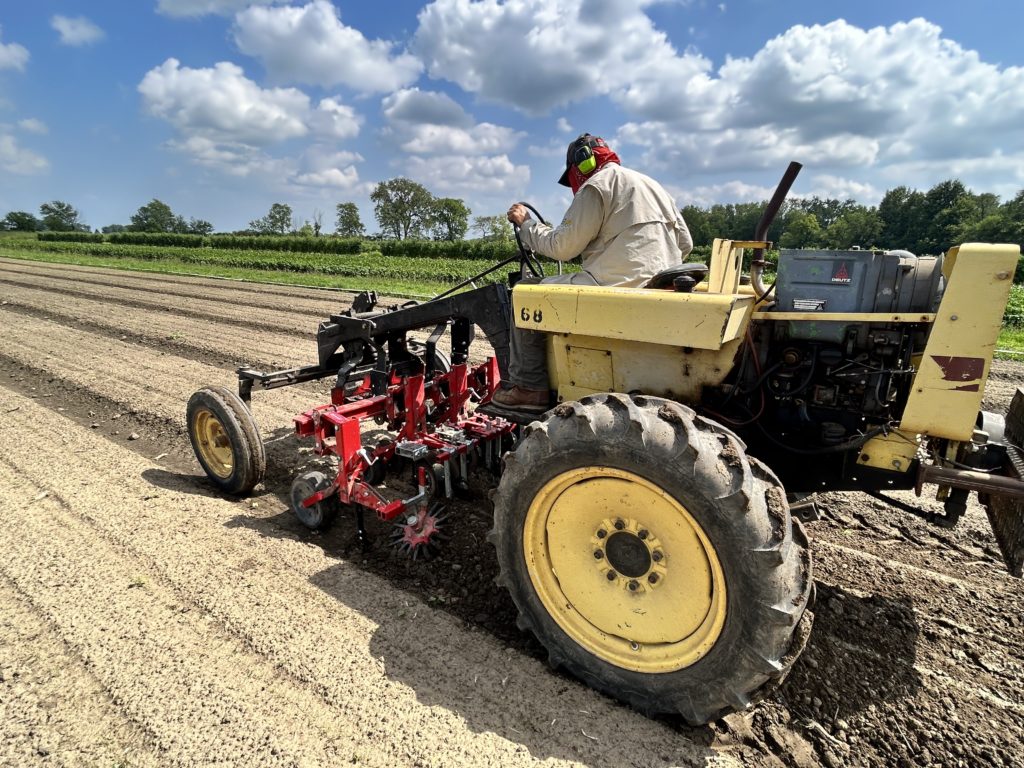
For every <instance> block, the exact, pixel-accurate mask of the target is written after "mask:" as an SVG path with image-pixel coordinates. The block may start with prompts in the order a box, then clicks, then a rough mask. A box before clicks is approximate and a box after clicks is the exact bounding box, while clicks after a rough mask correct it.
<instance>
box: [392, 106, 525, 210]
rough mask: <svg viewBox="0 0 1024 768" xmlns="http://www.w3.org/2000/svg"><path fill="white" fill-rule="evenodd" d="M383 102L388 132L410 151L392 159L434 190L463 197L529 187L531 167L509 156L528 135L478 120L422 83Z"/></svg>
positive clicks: (404, 151)
mask: <svg viewBox="0 0 1024 768" xmlns="http://www.w3.org/2000/svg"><path fill="white" fill-rule="evenodd" d="M381 107H382V110H383V112H384V118H385V120H386V123H387V127H386V128H385V130H384V132H383V135H384V136H386V137H389V138H391V139H392V140H394V141H395V142H397V143H398V145H399V147H400V149H401V151H402V152H403V153H408V155H411V156H409V157H403V158H402V160H401V161H396V163H393V165H395V167H396V168H400V169H401V170H402V173H403V174H404V175H408V176H411V177H412V178H414V179H416V180H417V181H419V182H420V183H423V184H425V185H426V186H427V187H428V188H429V189H430V190H431V191H439V192H441V193H445V194H451V195H456V196H460V197H463V196H468V195H469V194H470V193H477V192H482V193H484V194H486V195H498V194H505V193H507V192H508V191H509V190H522V189H525V187H526V184H527V182H528V181H529V178H530V170H529V168H528V167H527V166H520V165H515V164H514V163H513V162H512V161H511V160H509V157H508V152H510V151H512V150H513V149H514V148H515V147H516V145H517V144H518V143H519V141H520V140H521V139H522V138H523V136H525V134H524V133H523V132H522V131H516V130H513V129H512V128H507V127H505V126H501V125H495V124H493V123H476V122H475V121H474V119H473V117H472V116H471V115H470V114H468V113H467V112H466V111H465V110H464V109H463V108H462V107H461V106H460V105H459V104H458V103H456V102H455V100H454V99H452V98H451V97H449V96H448V95H447V94H444V93H439V92H435V91H421V90H419V89H418V88H407V89H403V90H400V91H396V92H395V93H393V94H391V95H389V96H387V97H386V98H385V99H384V100H383V101H382V102H381Z"/></svg>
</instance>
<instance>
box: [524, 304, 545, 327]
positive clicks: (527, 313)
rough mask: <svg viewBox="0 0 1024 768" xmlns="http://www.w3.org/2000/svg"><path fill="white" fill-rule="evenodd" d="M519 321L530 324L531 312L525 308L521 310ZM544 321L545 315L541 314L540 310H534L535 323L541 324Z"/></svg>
mask: <svg viewBox="0 0 1024 768" xmlns="http://www.w3.org/2000/svg"><path fill="white" fill-rule="evenodd" d="M519 319H520V320H522V321H523V322H529V320H530V310H528V309H527V308H526V307H523V308H522V309H521V310H519ZM543 319H544V313H543V312H541V311H540V310H539V309H535V310H533V322H535V323H539V322H541V321H542V320H543Z"/></svg>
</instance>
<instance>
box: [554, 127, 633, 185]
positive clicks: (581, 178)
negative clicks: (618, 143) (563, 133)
mask: <svg viewBox="0 0 1024 768" xmlns="http://www.w3.org/2000/svg"><path fill="white" fill-rule="evenodd" d="M618 162H619V157H618V155H616V154H615V153H614V152H612V150H611V149H610V148H609V147H608V144H606V143H605V140H604V139H602V138H601V137H600V136H591V135H590V134H589V133H583V134H580V135H579V136H578V137H577V138H576V139H574V140H573V141H572V143H571V144H569V149H568V150H567V151H566V153H565V172H564V173H562V176H561V178H560V179H559V180H558V183H559V184H561V185H562V186H564V187H572V193H573V194H574V195H575V194H576V193H577V192H578V191H579V188H580V187H582V186H583V183H584V182H585V181H586V180H587V179H588V178H590V176H591V175H592V174H593V173H594V172H595V171H597V170H598V169H599V168H601V167H603V166H605V165H606V164H608V163H618Z"/></svg>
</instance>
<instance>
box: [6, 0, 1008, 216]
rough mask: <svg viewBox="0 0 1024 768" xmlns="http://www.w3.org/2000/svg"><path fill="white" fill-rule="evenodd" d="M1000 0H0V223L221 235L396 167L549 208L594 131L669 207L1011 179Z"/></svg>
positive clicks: (437, 182)
mask: <svg viewBox="0 0 1024 768" xmlns="http://www.w3.org/2000/svg"><path fill="white" fill-rule="evenodd" d="M1022 21H1024V6H1022V5H1021V4H1020V3H1019V2H1017V1H1016V0H1006V1H1005V2H995V1H990V0H978V2H975V3H964V2H962V1H958V2H949V1H947V0H929V1H925V0H920V1H919V0H900V1H899V2H894V1H893V0H888V1H887V2H881V1H879V0H860V1H859V2H842V1H838V0H833V1H832V2H821V0H725V2H711V1H710V0H433V2H411V1H409V0H376V1H375V2H367V1H366V0H359V1H356V0H334V2H331V1H330V0H308V1H306V2H303V0H293V1H292V2H283V1H275V0H120V1H119V2H115V1H114V0H89V2H85V1H84V0H79V1H78V2H74V1H73V0H66V1H65V2H60V1H58V0H33V2H31V3H24V2H16V1H15V0H0V216H2V215H4V214H6V212H7V211H10V210H26V211H30V212H34V213H38V208H39V205H40V204H41V203H43V202H45V201H48V200H54V199H60V200H66V201H67V202H70V203H71V204H72V205H74V206H75V207H76V208H77V209H78V210H79V211H80V213H81V215H82V220H83V221H85V222H86V223H88V224H90V225H91V226H93V227H102V226H105V225H109V224H124V223H128V221H129V218H130V216H131V215H132V213H134V212H135V210H136V209H138V208H139V207H140V206H141V205H144V204H145V203H147V202H148V201H149V200H151V199H153V198H158V199H160V200H163V201H164V202H166V203H168V204H169V205H170V206H171V207H172V208H173V209H174V211H175V212H176V213H179V214H181V215H183V216H185V217H186V218H189V217H196V218H202V219H207V220H209V221H211V222H212V223H213V224H214V226H215V227H216V228H217V229H218V230H219V231H230V230H235V229H242V228H245V227H246V226H247V224H248V222H249V221H251V220H252V219H255V218H258V217H259V216H262V215H264V214H265V213H266V212H267V210H268V209H269V207H270V205H271V204H272V203H274V202H283V203H288V204H289V205H291V206H292V208H293V210H294V212H295V216H296V223H301V222H302V221H303V220H310V219H312V218H313V217H314V215H315V214H316V212H317V211H319V212H320V213H321V214H322V217H323V222H324V228H325V231H331V230H332V229H333V223H334V216H335V213H334V211H335V206H336V205H337V203H341V202H349V201H351V202H355V203H356V204H357V205H359V207H360V211H361V213H362V218H363V221H364V223H365V224H366V225H367V229H368V230H369V231H371V232H372V231H375V230H376V228H377V227H376V223H375V221H374V219H373V209H372V205H371V203H370V200H369V194H370V192H371V191H372V190H373V188H374V186H375V185H376V184H377V183H378V182H380V181H382V180H385V179H390V178H394V177H397V176H405V177H408V178H411V179H413V180H415V181H418V182H419V183H421V184H423V185H424V186H426V187H427V188H428V189H429V190H430V191H431V192H432V193H433V194H435V195H437V196H439V197H458V198H461V199H463V200H465V201H466V203H467V204H468V205H469V207H470V208H471V209H472V211H473V215H494V214H498V213H501V212H503V211H504V210H505V209H506V208H507V207H508V205H509V204H510V203H511V202H513V201H516V200H526V201H528V202H531V203H533V204H534V205H535V206H536V207H537V208H538V209H539V210H540V211H541V213H543V214H544V215H545V216H546V217H547V218H553V219H558V218H560V216H561V214H562V213H563V212H564V210H565V208H566V206H567V205H568V203H569V200H570V193H569V191H568V190H567V189H565V188H563V187H559V186H558V185H557V184H556V181H557V179H558V176H559V175H560V173H561V171H562V168H563V167H564V162H565V149H566V146H567V144H568V143H569V142H570V141H571V140H572V139H573V138H574V137H575V136H577V135H578V134H579V133H582V132H589V133H592V134H594V135H600V136H603V137H604V138H605V139H606V140H607V141H608V142H609V144H611V146H612V147H613V148H614V149H615V150H616V151H617V153H618V154H619V156H620V157H621V158H622V162H623V164H624V165H627V166H630V167H633V168H637V169H639V170H641V171H643V172H645V173H647V174H650V175H651V176H653V177H655V178H656V179H658V180H659V181H661V182H662V183H663V184H664V185H665V186H666V187H667V188H668V189H669V190H670V191H671V192H672V194H673V195H674V196H675V198H676V201H677V203H678V204H679V205H680V206H684V205H690V204H696V205H702V206H707V205H710V204H712V203H717V202H723V203H725V202H746V201H757V200H762V199H765V198H767V197H768V196H769V195H770V193H771V190H772V189H773V187H774V185H775V183H776V182H777V181H778V179H779V177H780V176H781V175H782V172H783V171H784V170H785V167H786V165H787V163H788V162H789V161H790V160H797V161H799V162H801V163H803V164H804V170H803V172H802V174H801V176H800V178H799V179H798V180H797V183H796V185H795V186H794V190H793V193H794V194H796V195H800V196H810V195H818V196H822V197H838V198H842V199H846V198H853V199H855V200H857V201H859V202H861V203H864V204H868V205H872V204H877V203H878V201H879V200H880V199H881V196H882V195H883V194H884V193H885V191H886V190H887V189H891V188H893V187H896V186H899V185H905V186H909V187H912V188H917V189H928V188H929V187H931V186H932V185H934V184H936V183H937V182H939V181H943V180H945V179H948V178H959V179H960V180H962V181H963V182H964V183H965V184H966V185H967V186H968V187H970V188H971V189H973V190H975V191H976V192H994V193H996V194H998V195H1000V196H1001V197H1003V198H1004V199H1005V198H1007V197H1012V196H1013V195H1014V194H1016V193H1017V191H1019V190H1020V189H1022V188H1024V130H1022V129H1021V124H1022V120H1024V68H1022V66H1021V65H1022V63H1024V62H1022V58H1024V49H1022V48H1021V46H1020V45H1019V33H1018V29H1019V28H1020V26H1021V22H1022Z"/></svg>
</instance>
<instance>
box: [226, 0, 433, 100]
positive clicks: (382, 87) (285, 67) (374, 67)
mask: <svg viewBox="0 0 1024 768" xmlns="http://www.w3.org/2000/svg"><path fill="white" fill-rule="evenodd" d="M233 33H234V38H235V43H236V44H237V45H238V48H239V50H241V51H242V52H243V53H245V54H248V55H249V56H254V57H256V58H258V59H260V60H261V61H262V62H263V65H264V66H265V67H266V69H267V72H268V74H269V75H270V76H271V77H272V78H273V79H275V80H277V81H280V82H297V83H307V84H313V85H321V86H325V87H328V86H333V85H347V86H348V87H350V88H353V89H354V90H357V91H360V92H362V93H374V92H382V91H393V90H395V89H397V88H401V87H402V86H405V85H408V84H410V83H412V82H413V81H414V80H416V79H417V78H418V77H419V74H420V71H421V70H422V68H423V67H422V65H421V64H420V62H419V60H418V59H417V58H416V57H415V56H411V55H409V54H408V53H397V54H396V53H394V52H393V48H394V47H395V46H394V43H391V42H388V41H384V40H367V39H366V37H364V36H363V33H362V32H360V31H359V30H357V29H355V28H353V27H349V26H346V25H344V24H342V22H341V18H340V17H339V15H338V10H337V9H336V8H335V7H334V6H333V5H332V4H331V3H330V2H327V0H313V2H311V3H309V4H307V5H304V6H302V7H292V6H285V7H277V8H267V7H259V6H253V7H250V8H248V9H247V10H245V11H242V12H241V13H239V14H238V15H237V16H236V17H235V25H234V30H233Z"/></svg>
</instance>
